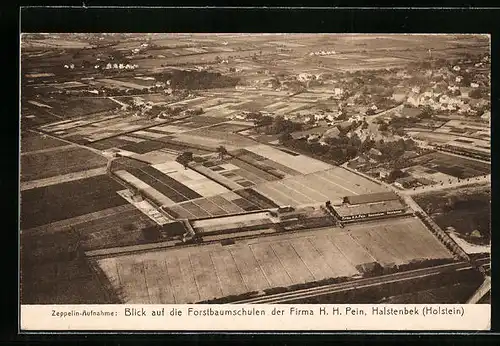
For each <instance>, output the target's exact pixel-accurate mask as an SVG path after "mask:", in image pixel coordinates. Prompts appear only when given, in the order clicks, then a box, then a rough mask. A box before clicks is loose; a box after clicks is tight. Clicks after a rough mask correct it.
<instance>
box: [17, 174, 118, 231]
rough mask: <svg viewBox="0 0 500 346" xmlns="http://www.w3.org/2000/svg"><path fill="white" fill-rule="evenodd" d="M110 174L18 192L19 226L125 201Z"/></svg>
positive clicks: (69, 216)
mask: <svg viewBox="0 0 500 346" xmlns="http://www.w3.org/2000/svg"><path fill="white" fill-rule="evenodd" d="M121 189H123V186H121V185H120V184H119V183H117V182H116V181H114V180H113V179H111V178H110V177H108V176H106V175H103V176H96V177H91V178H86V179H80V180H75V181H70V182H66V183H62V184H57V185H50V186H45V187H40V188H37V189H32V190H26V191H22V192H21V229H28V228H32V227H36V226H41V225H45V224H48V223H51V222H55V221H59V220H64V219H69V218H72V217H76V216H80V215H85V214H89V213H93V212H96V211H99V210H103V209H107V208H112V207H117V206H119V205H123V204H126V203H127V201H126V200H125V199H123V198H122V197H120V196H119V195H118V194H117V193H116V191H118V190H121Z"/></svg>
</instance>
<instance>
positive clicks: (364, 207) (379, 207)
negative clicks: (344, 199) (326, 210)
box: [333, 200, 406, 217]
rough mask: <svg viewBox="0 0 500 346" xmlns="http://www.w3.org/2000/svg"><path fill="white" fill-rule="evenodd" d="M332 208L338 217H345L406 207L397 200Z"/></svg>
mask: <svg viewBox="0 0 500 346" xmlns="http://www.w3.org/2000/svg"><path fill="white" fill-rule="evenodd" d="M333 208H334V209H335V211H336V212H337V214H338V215H339V216H340V217H346V216H355V215H362V214H374V213H384V212H388V211H393V210H400V209H404V208H406V206H405V205H404V204H403V203H402V202H400V201H399V200H393V201H385V202H380V203H374V204H357V205H354V206H350V205H346V204H343V205H341V206H333Z"/></svg>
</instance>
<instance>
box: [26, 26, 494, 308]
mask: <svg viewBox="0 0 500 346" xmlns="http://www.w3.org/2000/svg"><path fill="white" fill-rule="evenodd" d="M20 41H21V55H20V82H21V87H20V156H19V158H20V160H19V161H20V182H19V190H20V191H19V193H20V233H19V234H20V235H19V241H20V302H21V304H200V303H203V304H211V303H213V304H233V303H234V304H243V303H244V304H337V303H339V304H342V303H350V304H424V303H425V304H438V303H439V304H455V303H460V304H489V303H490V290H491V274H490V262H491V261H490V245H491V244H490V236H491V215H490V207H491V147H490V118H491V54H490V37H489V36H488V35H479V34H475V35H464V34H433V35H430V34H426V35H420V34H411V35H410V34H376V35H375V34H247V33H245V34H243V33H232V34H215V33H214V34H210V33H203V34H201V33H196V34H194V33H193V34H190V33H182V34H180V33H60V34H54V33H51V34H45V33H25V34H22V35H21V39H20Z"/></svg>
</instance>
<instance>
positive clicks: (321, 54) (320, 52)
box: [309, 50, 336, 56]
mask: <svg viewBox="0 0 500 346" xmlns="http://www.w3.org/2000/svg"><path fill="white" fill-rule="evenodd" d="M333 54H336V53H335V51H334V50H327V51H325V50H321V51H317V52H311V53H309V56H323V55H333Z"/></svg>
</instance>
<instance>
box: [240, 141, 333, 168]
mask: <svg viewBox="0 0 500 346" xmlns="http://www.w3.org/2000/svg"><path fill="white" fill-rule="evenodd" d="M245 149H246V150H248V151H251V152H253V153H255V154H257V155H260V156H263V157H265V158H267V159H269V160H271V161H275V162H277V163H279V164H281V165H283V166H286V167H288V168H291V169H293V170H295V171H297V172H300V173H302V174H309V173H314V172H318V171H322V170H326V169H329V168H332V166H331V165H329V164H327V163H324V162H322V161H319V160H316V159H313V158H310V157H308V156H305V155H298V156H293V155H290V154H287V153H284V152H282V151H281V150H278V149H276V148H273V147H271V146H268V145H262V144H260V145H255V146H251V147H247V148H245Z"/></svg>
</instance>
